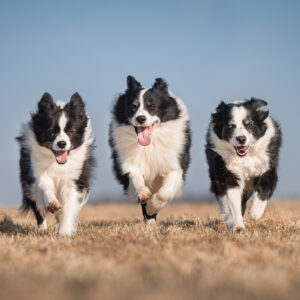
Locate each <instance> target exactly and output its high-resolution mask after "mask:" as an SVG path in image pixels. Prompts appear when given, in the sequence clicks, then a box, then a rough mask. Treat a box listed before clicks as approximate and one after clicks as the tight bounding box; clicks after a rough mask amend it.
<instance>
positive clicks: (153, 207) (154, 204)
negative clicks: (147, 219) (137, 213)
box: [146, 194, 163, 216]
mask: <svg viewBox="0 0 300 300" xmlns="http://www.w3.org/2000/svg"><path fill="white" fill-rule="evenodd" d="M162 208H163V202H162V201H161V200H160V199H159V197H158V196H157V194H154V195H153V196H152V197H151V200H150V201H148V202H147V207H146V210H147V214H148V215H150V216H151V215H154V214H157V213H158V212H159V211H160V210H161V209H162Z"/></svg>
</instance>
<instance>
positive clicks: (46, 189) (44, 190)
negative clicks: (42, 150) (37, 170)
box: [37, 175, 61, 213]
mask: <svg viewBox="0 0 300 300" xmlns="http://www.w3.org/2000/svg"><path fill="white" fill-rule="evenodd" d="M38 188H39V190H40V192H41V198H42V200H43V201H42V202H43V203H40V202H39V203H37V205H38V209H39V210H40V211H42V212H45V207H46V211H49V212H51V213H55V212H57V211H58V210H60V209H61V204H60V203H59V201H58V200H57V198H56V195H55V186H54V182H53V180H52V179H51V178H50V177H49V176H48V175H43V176H41V178H40V179H39V181H38Z"/></svg>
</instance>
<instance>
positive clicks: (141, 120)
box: [136, 116, 146, 124]
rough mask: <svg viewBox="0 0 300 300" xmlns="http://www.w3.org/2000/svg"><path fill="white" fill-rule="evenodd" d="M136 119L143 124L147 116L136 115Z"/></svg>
mask: <svg viewBox="0 0 300 300" xmlns="http://www.w3.org/2000/svg"><path fill="white" fill-rule="evenodd" d="M136 121H137V122H138V123H139V124H143V123H145V121H146V117H145V116H138V117H136Z"/></svg>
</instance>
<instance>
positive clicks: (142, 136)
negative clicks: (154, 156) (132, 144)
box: [137, 127, 151, 146]
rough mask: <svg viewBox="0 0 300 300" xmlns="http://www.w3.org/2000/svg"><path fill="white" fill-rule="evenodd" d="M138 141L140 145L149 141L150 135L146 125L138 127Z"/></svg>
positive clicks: (147, 143) (146, 144) (145, 144)
mask: <svg viewBox="0 0 300 300" xmlns="http://www.w3.org/2000/svg"><path fill="white" fill-rule="evenodd" d="M137 131H138V141H139V144H140V145H142V146H148V145H149V144H150V143H151V136H150V132H149V128H148V127H138V128H137Z"/></svg>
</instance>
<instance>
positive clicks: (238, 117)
mask: <svg viewBox="0 0 300 300" xmlns="http://www.w3.org/2000/svg"><path fill="white" fill-rule="evenodd" d="M231 113H232V122H233V124H234V125H235V126H236V128H235V129H234V131H233V134H232V138H231V140H230V142H231V144H232V145H234V146H239V145H240V143H239V141H238V140H237V137H239V136H245V137H246V142H245V145H246V146H248V145H249V144H251V142H252V140H253V137H252V135H251V134H250V132H249V131H248V130H247V129H246V128H245V126H244V124H243V120H245V118H246V116H247V111H246V109H245V108H244V107H242V106H240V107H238V106H234V107H233V108H232V112H231Z"/></svg>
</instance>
